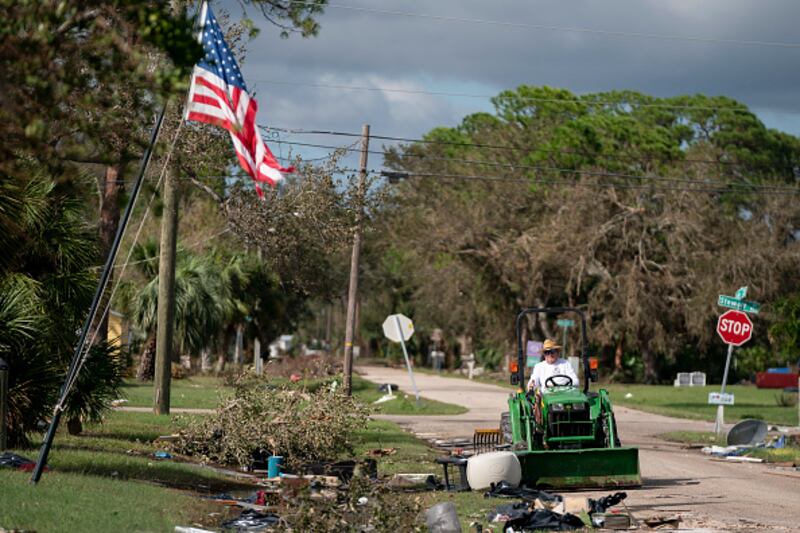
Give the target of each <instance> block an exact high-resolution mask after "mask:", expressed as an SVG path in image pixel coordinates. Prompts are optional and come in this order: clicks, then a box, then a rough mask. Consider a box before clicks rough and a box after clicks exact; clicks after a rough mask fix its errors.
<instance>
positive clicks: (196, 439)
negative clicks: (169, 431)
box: [174, 378, 367, 468]
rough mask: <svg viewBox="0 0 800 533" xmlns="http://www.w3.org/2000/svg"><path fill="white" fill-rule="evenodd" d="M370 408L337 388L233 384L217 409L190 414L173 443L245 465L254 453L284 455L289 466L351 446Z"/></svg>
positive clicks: (211, 458) (248, 381) (187, 451)
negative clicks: (199, 416)
mask: <svg viewBox="0 0 800 533" xmlns="http://www.w3.org/2000/svg"><path fill="white" fill-rule="evenodd" d="M366 417H367V408H366V406H364V405H363V404H362V403H361V402H359V401H358V400H356V399H355V398H352V397H348V396H345V395H344V394H342V393H340V392H338V390H331V388H320V389H318V390H317V391H315V392H309V391H307V390H305V389H300V390H297V389H293V388H292V387H291V386H288V385H275V384H272V383H270V382H268V381H266V380H263V379H252V378H251V379H244V380H242V381H240V382H239V383H237V384H235V386H234V392H233V395H232V397H230V398H229V399H227V400H224V401H223V403H222V405H220V407H219V408H218V409H217V411H216V413H215V414H214V415H212V416H210V417H204V418H203V419H200V420H195V419H189V420H187V421H186V426H185V428H184V429H183V430H182V431H181V433H180V435H181V438H180V440H179V441H178V442H177V443H176V444H175V446H174V449H175V451H177V452H178V453H183V454H186V455H194V456H200V457H202V458H203V459H204V460H208V461H212V462H216V463H221V464H227V465H237V466H240V467H247V466H249V465H250V464H251V463H252V460H253V457H254V456H263V455H265V454H266V455H270V454H272V455H282V456H283V457H284V461H285V463H286V464H287V466H289V467H290V468H297V467H299V466H301V465H302V464H304V463H308V462H313V461H322V460H329V459H335V458H337V457H339V456H341V455H343V454H345V453H347V452H352V442H351V440H350V438H351V436H352V435H353V432H354V431H355V430H357V429H360V428H361V427H363V425H364V423H365V422H366Z"/></svg>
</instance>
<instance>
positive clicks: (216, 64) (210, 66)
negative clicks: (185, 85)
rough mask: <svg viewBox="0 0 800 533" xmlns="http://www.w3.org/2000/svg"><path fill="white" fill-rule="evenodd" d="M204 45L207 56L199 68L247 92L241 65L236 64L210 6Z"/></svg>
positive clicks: (205, 23)
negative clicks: (240, 68)
mask: <svg viewBox="0 0 800 533" xmlns="http://www.w3.org/2000/svg"><path fill="white" fill-rule="evenodd" d="M202 44H203V50H204V51H205V55H204V56H203V59H201V60H200V62H199V63H198V66H200V67H201V68H204V69H206V70H207V71H209V72H211V73H213V74H215V75H217V76H219V77H220V78H222V79H223V80H225V82H226V83H227V84H228V85H234V86H236V87H239V88H240V89H242V90H243V91H247V86H246V85H245V84H244V78H243V77H242V72H241V70H239V65H238V64H237V63H236V59H234V57H233V54H232V53H231V49H230V48H228V43H226V42H225V36H224V35H223V33H222V29H221V28H220V27H219V23H217V19H216V18H215V17H214V13H212V12H211V6H208V7H207V10H206V20H205V21H204V24H203V33H202Z"/></svg>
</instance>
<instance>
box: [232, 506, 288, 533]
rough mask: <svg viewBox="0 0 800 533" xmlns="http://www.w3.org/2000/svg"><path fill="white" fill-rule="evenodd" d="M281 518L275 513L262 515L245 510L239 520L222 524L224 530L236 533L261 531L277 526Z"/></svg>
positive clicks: (235, 519)
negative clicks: (231, 530) (238, 532)
mask: <svg viewBox="0 0 800 533" xmlns="http://www.w3.org/2000/svg"><path fill="white" fill-rule="evenodd" d="M279 522H280V517H279V516H278V515H276V514H274V513H261V512H259V511H254V510H252V509H245V510H244V511H242V514H241V515H239V517H238V518H234V519H233V520H228V521H227V522H223V523H222V530H223V531H225V530H226V529H233V530H234V531H261V530H262V529H264V528H267V527H270V526H274V525H277V524H278V523H279Z"/></svg>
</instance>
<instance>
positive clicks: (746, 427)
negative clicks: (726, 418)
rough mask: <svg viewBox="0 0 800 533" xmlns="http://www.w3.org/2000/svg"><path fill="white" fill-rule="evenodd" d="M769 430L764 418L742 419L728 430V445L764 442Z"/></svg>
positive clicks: (747, 444)
mask: <svg viewBox="0 0 800 533" xmlns="http://www.w3.org/2000/svg"><path fill="white" fill-rule="evenodd" d="M767 431H768V428H767V424H766V423H765V422H764V421H763V420H752V419H748V420H742V421H741V422H739V423H738V424H736V425H735V426H733V427H732V428H731V429H730V431H728V437H727V443H728V446H755V445H757V444H760V443H762V442H764V439H765V438H766V437H767Z"/></svg>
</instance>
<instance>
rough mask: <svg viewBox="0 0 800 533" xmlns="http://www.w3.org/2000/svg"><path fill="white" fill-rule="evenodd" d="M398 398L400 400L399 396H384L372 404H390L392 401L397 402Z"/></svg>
mask: <svg viewBox="0 0 800 533" xmlns="http://www.w3.org/2000/svg"><path fill="white" fill-rule="evenodd" d="M397 398H398V396H394V395H391V394H386V395H384V396H381V397H380V398H378V399H377V400H375V401H374V402H372V403H373V404H378V403H385V402H388V401H390V400H396V399H397Z"/></svg>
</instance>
